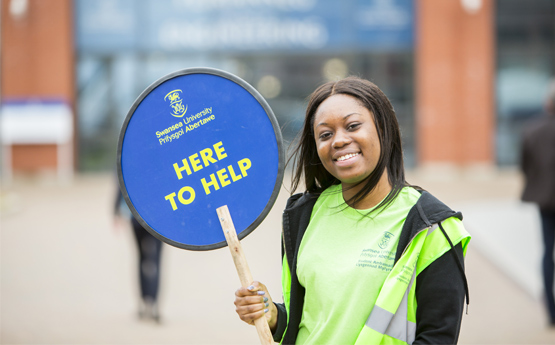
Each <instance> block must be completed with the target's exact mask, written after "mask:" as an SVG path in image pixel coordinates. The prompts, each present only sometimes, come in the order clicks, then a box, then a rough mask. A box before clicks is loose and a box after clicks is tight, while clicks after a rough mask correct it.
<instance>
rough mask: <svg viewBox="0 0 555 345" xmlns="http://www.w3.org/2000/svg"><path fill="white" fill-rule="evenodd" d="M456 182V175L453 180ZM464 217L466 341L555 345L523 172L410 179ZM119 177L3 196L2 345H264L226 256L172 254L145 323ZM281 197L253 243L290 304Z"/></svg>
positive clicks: (255, 269)
mask: <svg viewBox="0 0 555 345" xmlns="http://www.w3.org/2000/svg"><path fill="white" fill-rule="evenodd" d="M446 176H447V177H446ZM409 180H410V181H411V182H412V183H415V184H420V185H422V186H424V187H426V188H427V189H428V190H430V191H431V192H432V193H434V194H436V195H437V196H438V197H440V198H441V199H443V200H444V201H446V202H447V203H449V204H451V205H453V207H454V208H458V209H460V210H462V211H463V212H464V213H465V224H466V226H467V227H468V229H469V230H470V231H471V233H472V234H473V236H474V239H473V241H472V242H471V247H470V250H469V252H468V255H467V262H466V267H467V275H468V279H469V283H470V298H471V304H470V308H469V313H468V315H465V317H464V321H463V327H462V330H461V336H460V343H462V344H555V330H553V329H548V328H547V327H546V319H545V316H544V312H543V308H542V305H541V302H540V299H541V294H540V292H539V291H540V290H539V268H538V267H537V265H539V262H538V258H539V251H540V247H539V245H540V243H539V240H538V239H539V237H538V231H539V230H538V229H537V224H536V223H534V222H536V221H535V216H534V209H533V208H530V207H526V206H525V205H522V204H520V203H519V202H518V193H519V190H520V179H519V176H518V175H517V174H515V173H513V172H477V171H473V172H466V173H460V172H453V171H447V172H442V173H441V174H439V173H437V172H436V173H435V174H429V173H426V172H422V171H421V172H414V173H412V174H409ZM114 188H115V180H114V179H113V178H112V177H111V176H108V175H90V176H87V175H85V176H78V177H77V178H76V180H75V182H74V183H73V184H72V185H71V186H56V185H55V184H53V183H45V182H38V181H17V183H16V184H15V185H13V186H11V187H9V188H4V189H3V190H2V191H1V193H0V196H1V198H0V212H1V214H0V217H1V218H0V220H1V222H0V225H1V230H0V231H1V232H0V236H1V237H0V240H1V242H0V246H1V247H0V249H1V252H0V253H1V254H0V255H1V256H0V259H1V263H0V264H1V267H0V268H1V282H0V307H1V314H0V316H1V319H0V321H1V325H0V342H1V343H2V344H257V343H258V337H257V335H256V331H255V329H254V328H253V327H250V326H247V325H245V324H243V323H242V322H241V321H239V319H238V318H237V317H236V316H235V311H234V306H233V303H232V302H233V293H234V291H235V289H236V287H237V286H238V285H239V282H238V278H237V276H236V273H235V271H234V266H233V264H232V261H231V259H230V254H229V252H228V250H227V249H225V248H224V249H219V250H215V251H209V252H189V251H184V250H179V249H176V248H173V247H170V246H165V247H164V252H163V272H162V291H161V304H162V306H161V309H162V316H163V322H162V324H161V325H155V324H151V323H144V322H140V321H139V320H138V319H137V318H136V301H137V298H138V297H137V296H138V288H137V284H136V279H137V276H136V270H135V266H136V258H135V249H134V247H133V239H132V236H131V233H130V232H129V231H119V232H116V231H114V229H113V226H112V218H111V205H112V197H113V194H114ZM286 195H287V192H286V191H282V193H281V194H280V197H279V199H278V201H277V203H276V206H275V207H274V209H273V210H272V212H271V213H270V214H269V215H268V217H267V219H266V220H265V221H264V222H263V223H262V225H261V226H260V227H259V229H257V230H256V231H255V232H253V233H252V234H251V235H249V236H248V237H247V238H246V239H244V240H243V242H242V243H243V248H244V250H245V253H246V255H247V259H248V260H249V265H250V267H251V271H252V273H253V275H254V276H255V277H256V279H258V280H261V281H264V282H265V283H266V284H267V285H268V286H269V288H270V291H273V296H274V298H276V299H279V295H280V291H281V290H280V283H279V279H280V265H281V264H280V260H279V258H280V253H279V252H280V249H279V242H280V225H279V224H280V222H281V220H280V218H281V210H282V209H283V205H284V203H285V199H286Z"/></svg>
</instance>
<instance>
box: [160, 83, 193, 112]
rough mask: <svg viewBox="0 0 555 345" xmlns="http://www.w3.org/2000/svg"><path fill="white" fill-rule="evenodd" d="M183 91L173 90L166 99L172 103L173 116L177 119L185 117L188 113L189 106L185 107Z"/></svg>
mask: <svg viewBox="0 0 555 345" xmlns="http://www.w3.org/2000/svg"><path fill="white" fill-rule="evenodd" d="M181 93H182V91H181V90H179V89H178V90H173V91H170V92H168V94H167V95H166V97H164V100H165V101H169V102H170V107H171V109H172V112H171V114H172V116H175V117H183V115H185V113H186V112H187V107H188V106H183V100H182V99H181Z"/></svg>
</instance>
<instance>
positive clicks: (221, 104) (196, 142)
mask: <svg viewBox="0 0 555 345" xmlns="http://www.w3.org/2000/svg"><path fill="white" fill-rule="evenodd" d="M282 146H283V145H282V137H281V132H280V130H279V126H278V123H277V121H276V119H275V116H274V114H273V113H272V110H271V109H270V107H269V106H268V104H267V103H266V101H265V100H264V99H263V98H262V96H261V95H260V94H259V93H258V92H257V91H256V90H255V89H254V88H253V87H252V86H250V85H249V84H247V83H246V82H245V81H243V80H242V79H240V78H238V77H236V76H234V75H232V74H229V73H227V72H224V71H220V70H216V69H211V68H192V69H185V70H181V71H178V72H175V73H172V74H170V75H167V76H165V77H163V78H161V79H159V80H158V81H156V82H155V83H154V84H152V85H151V86H150V87H148V88H147V89H146V90H145V91H144V92H143V93H142V94H141V95H140V96H139V98H138V99H137V100H136V101H135V103H134V104H133V106H132V107H131V109H130V111H129V113H128V114H127V117H126V119H125V122H124V124H123V127H122V129H121V133H120V136H119V142H118V165H117V169H118V178H119V184H120V189H121V191H122V193H123V196H124V198H125V200H126V202H127V204H128V206H129V207H130V209H131V212H133V215H134V216H135V218H136V219H137V220H138V221H139V222H140V223H141V224H142V225H143V227H144V228H145V229H147V230H148V231H150V232H151V233H152V234H153V235H154V236H156V237H157V238H159V239H161V240H163V241H164V242H166V243H169V244H171V245H174V246H176V247H179V248H184V249H191V250H210V249H216V248H221V247H224V246H225V245H226V241H225V236H224V234H223V231H222V228H221V225H220V221H219V219H218V215H217V213H216V209H217V208H219V207H221V206H224V205H227V206H228V208H229V212H230V214H231V217H232V219H233V223H234V225H235V228H236V231H237V236H238V237H239V239H242V238H244V237H245V236H247V235H248V234H249V233H251V232H252V231H253V230H254V229H255V228H256V227H257V226H258V225H259V224H260V223H261V222H262V220H263V219H264V218H265V217H266V215H267V214H268V212H269V211H270V209H271V207H272V206H273V204H274V202H275V200H276V198H277V195H278V192H279V189H280V187H281V182H282V179H283V168H284V158H283V147H282Z"/></svg>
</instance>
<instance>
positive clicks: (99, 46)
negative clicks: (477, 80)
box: [76, 0, 414, 53]
mask: <svg viewBox="0 0 555 345" xmlns="http://www.w3.org/2000/svg"><path fill="white" fill-rule="evenodd" d="M76 26H77V44H78V49H79V50H80V51H86V52H97V53H102V52H106V53H111V52H118V51H129V50H135V51H146V52H149V51H166V52H202V51H249V52H256V51H265V52H266V51H313V50H315V51H319V50H325V51H337V50H340V49H356V50H369V49H372V50H399V49H401V50H403V49H405V50H406V49H412V45H413V41H414V39H413V36H414V28H413V27H414V4H413V0H366V1H363V0H342V1H335V0H225V1H224V0H203V1H198V0H95V1H91V0H77V1H76Z"/></svg>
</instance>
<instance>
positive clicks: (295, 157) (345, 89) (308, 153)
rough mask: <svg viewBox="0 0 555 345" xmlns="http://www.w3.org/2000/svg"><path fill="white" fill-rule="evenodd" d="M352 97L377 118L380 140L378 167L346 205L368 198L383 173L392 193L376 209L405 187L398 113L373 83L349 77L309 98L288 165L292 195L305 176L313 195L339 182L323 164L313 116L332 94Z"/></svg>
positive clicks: (314, 93)
mask: <svg viewBox="0 0 555 345" xmlns="http://www.w3.org/2000/svg"><path fill="white" fill-rule="evenodd" d="M337 94H343V95H349V96H352V97H354V98H356V99H357V101H358V102H360V104H361V105H362V106H364V107H365V108H366V109H368V110H369V111H370V113H371V114H372V116H373V117H374V123H375V125H376V130H377V132H378V137H379V141H380V147H381V150H380V151H381V152H380V157H379V160H378V162H377V164H376V168H375V169H374V171H372V173H371V174H370V176H368V178H366V179H365V180H364V181H362V182H360V183H364V187H363V188H361V190H360V191H359V192H357V193H356V194H355V195H354V196H353V197H352V198H351V199H349V200H346V202H347V204H349V205H351V206H355V205H356V204H357V203H358V202H360V201H361V200H362V199H364V197H365V196H366V195H368V194H369V193H370V192H371V191H372V190H373V189H374V188H375V187H376V185H377V184H378V182H379V180H380V178H381V176H382V175H383V172H384V170H385V169H386V168H387V175H388V179H389V183H390V184H391V187H392V190H391V192H390V193H389V194H388V195H387V197H386V198H385V199H384V200H383V201H382V202H381V203H380V205H378V207H376V208H375V209H376V210H377V209H380V208H381V207H382V206H384V205H387V204H389V203H391V202H392V201H393V200H394V199H395V198H396V197H397V195H398V194H399V192H400V191H401V189H402V188H403V187H404V186H405V185H406V182H405V170H404V166H403V149H402V145H401V132H400V130H399V124H398V122H397V117H396V116H395V111H394V110H393V106H392V105H391V102H390V101H389V99H388V98H387V96H386V95H385V94H384V93H383V92H382V91H381V90H380V89H379V88H378V87H377V86H376V85H375V84H374V83H372V82H370V81H368V80H365V79H361V78H358V77H347V78H345V79H342V80H339V81H333V82H328V83H325V84H323V85H321V86H320V87H318V88H317V89H316V90H315V91H314V92H313V93H312V95H311V96H310V99H309V102H308V106H307V108H306V116H305V121H304V125H303V128H302V130H301V132H300V133H299V135H298V137H297V145H296V147H295V149H294V151H293V154H292V155H291V157H290V158H289V160H288V162H287V163H288V164H289V163H290V162H291V161H293V163H294V165H293V169H294V173H293V177H292V181H291V188H292V189H291V193H293V192H295V190H296V189H297V188H298V187H299V185H300V183H301V181H302V178H303V176H304V183H305V187H306V190H307V191H308V192H311V193H317V194H319V193H321V192H323V191H324V190H325V189H326V188H328V187H330V186H331V185H334V184H339V183H340V181H339V180H337V179H336V178H335V177H333V176H332V175H331V174H330V173H329V172H328V171H327V170H326V169H325V168H324V166H323V165H322V163H321V161H320V158H319V157H318V152H317V149H316V142H315V138H314V116H315V114H316V110H317V109H318V107H319V106H320V104H322V102H324V101H325V100H326V99H328V98H329V97H331V96H333V95H337Z"/></svg>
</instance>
